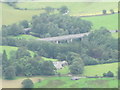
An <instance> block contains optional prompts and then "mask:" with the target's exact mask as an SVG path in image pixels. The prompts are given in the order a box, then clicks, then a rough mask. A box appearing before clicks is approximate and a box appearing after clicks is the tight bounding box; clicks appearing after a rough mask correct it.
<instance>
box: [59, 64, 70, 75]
mask: <svg viewBox="0 0 120 90" xmlns="http://www.w3.org/2000/svg"><path fill="white" fill-rule="evenodd" d="M57 72H58V73H60V74H68V73H70V70H69V67H68V66H65V67H64V68H62V69H59V70H57Z"/></svg>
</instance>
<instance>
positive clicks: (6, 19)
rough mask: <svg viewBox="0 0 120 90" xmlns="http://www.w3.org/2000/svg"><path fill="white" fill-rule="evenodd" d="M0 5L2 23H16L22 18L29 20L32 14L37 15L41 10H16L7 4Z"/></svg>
mask: <svg viewBox="0 0 120 90" xmlns="http://www.w3.org/2000/svg"><path fill="white" fill-rule="evenodd" d="M0 7H2V24H3V25H4V24H5V25H8V24H13V23H17V22H19V21H22V20H31V19H32V16H33V15H38V14H40V13H42V12H43V11H42V10H37V11H33V10H32V11H26V10H23V11H21V10H16V9H13V8H12V7H10V6H8V5H7V4H0ZM0 24H1V23H0Z"/></svg>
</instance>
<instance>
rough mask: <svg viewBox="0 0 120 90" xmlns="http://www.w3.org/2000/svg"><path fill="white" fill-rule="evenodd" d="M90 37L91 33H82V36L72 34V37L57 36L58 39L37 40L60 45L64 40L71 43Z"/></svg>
mask: <svg viewBox="0 0 120 90" xmlns="http://www.w3.org/2000/svg"><path fill="white" fill-rule="evenodd" d="M88 35H89V32H88V33H82V34H72V35H63V36H57V37H48V38H41V39H37V40H40V41H49V42H55V43H57V44H58V43H60V41H63V40H64V41H67V42H68V43H69V42H72V41H73V39H81V38H83V37H84V36H88Z"/></svg>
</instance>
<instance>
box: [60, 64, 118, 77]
mask: <svg viewBox="0 0 120 90" xmlns="http://www.w3.org/2000/svg"><path fill="white" fill-rule="evenodd" d="M108 71H112V72H113V73H114V75H115V76H116V75H117V71H118V63H109V64H99V65H90V66H85V69H84V73H83V75H84V76H96V75H98V76H102V75H103V73H107V72H108ZM58 72H59V73H61V74H63V75H64V74H68V73H70V70H69V67H65V68H63V69H60V70H58Z"/></svg>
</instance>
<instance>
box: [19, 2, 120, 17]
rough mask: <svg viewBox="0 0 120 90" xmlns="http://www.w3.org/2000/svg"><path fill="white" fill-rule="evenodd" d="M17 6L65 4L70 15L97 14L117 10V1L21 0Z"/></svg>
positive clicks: (38, 6)
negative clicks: (25, 0) (62, 0)
mask: <svg viewBox="0 0 120 90" xmlns="http://www.w3.org/2000/svg"><path fill="white" fill-rule="evenodd" d="M17 6H18V7H21V8H31V9H33V8H45V7H47V6H50V7H53V8H60V7H61V6H67V7H68V9H69V11H70V15H81V14H83V15H85V14H97V13H102V10H103V9H106V10H108V12H109V10H110V9H114V10H115V11H116V10H117V8H118V7H117V6H118V5H117V3H114V2H34V3H33V2H23V3H18V4H17ZM101 6H102V7H101Z"/></svg>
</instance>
